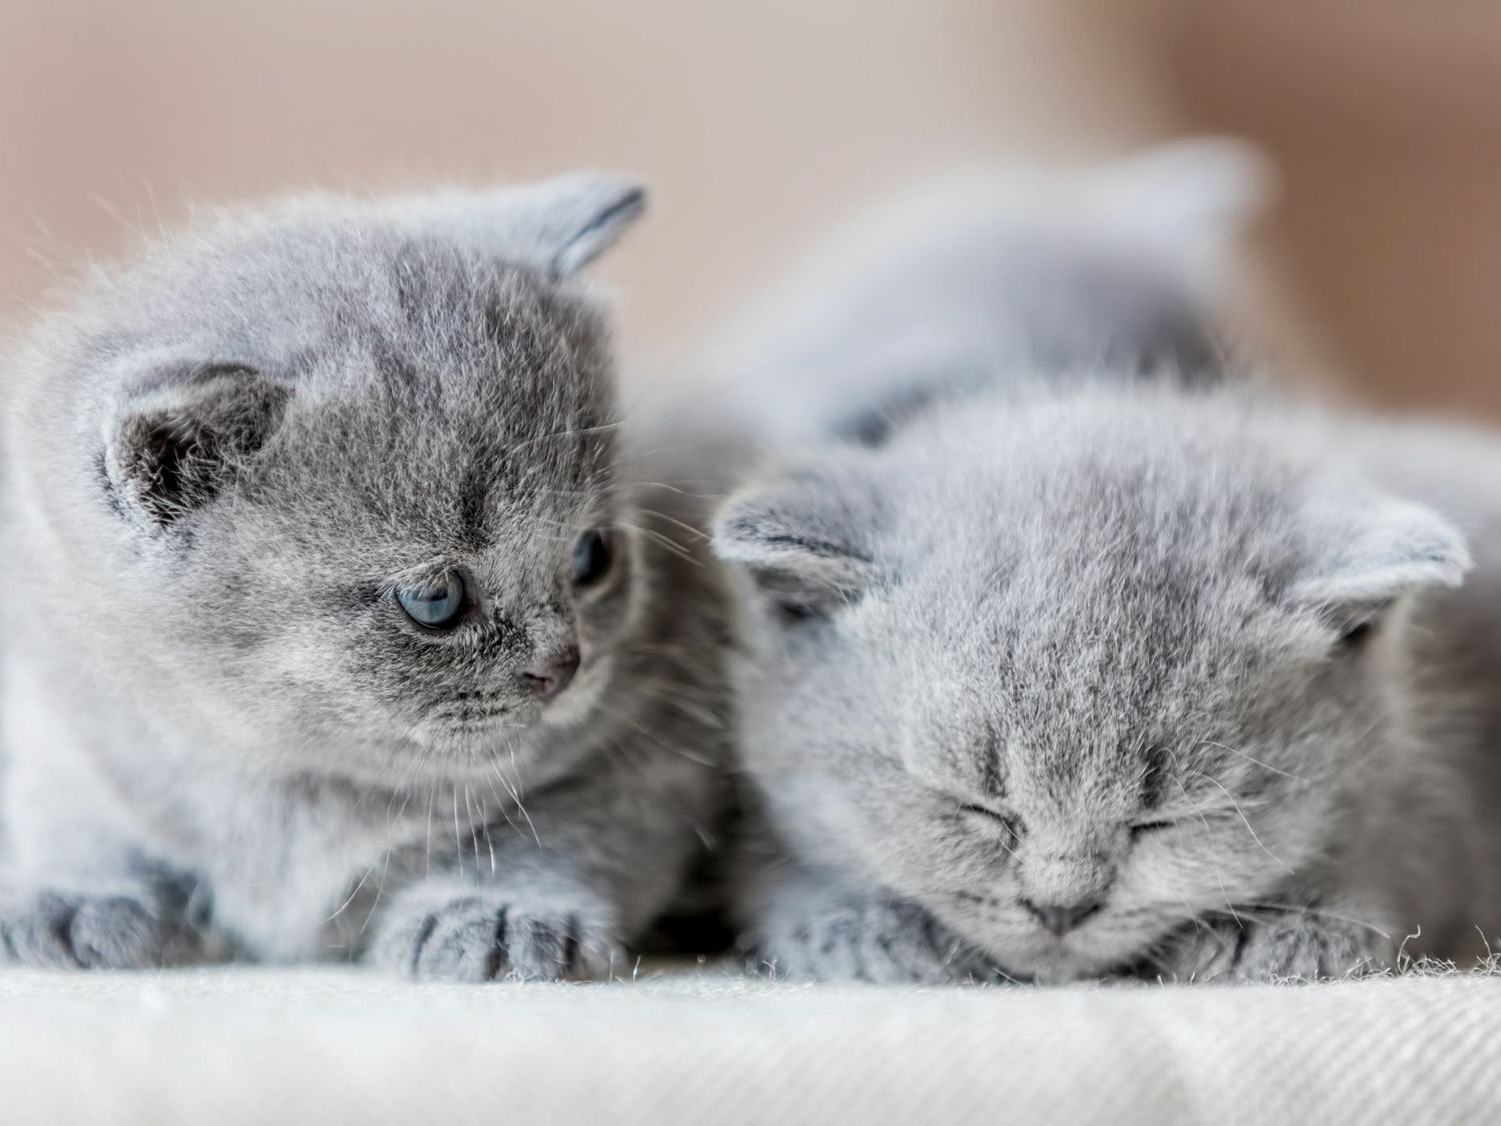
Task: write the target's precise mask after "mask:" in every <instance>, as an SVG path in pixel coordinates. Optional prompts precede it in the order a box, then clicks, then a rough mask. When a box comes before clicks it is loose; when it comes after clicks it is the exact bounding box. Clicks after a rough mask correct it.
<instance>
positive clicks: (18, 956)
mask: <svg viewBox="0 0 1501 1126" xmlns="http://www.w3.org/2000/svg"><path fill="white" fill-rule="evenodd" d="M183 907H184V904H182V903H179V902H177V901H175V900H173V899H172V898H171V897H166V896H155V897H141V896H137V895H135V894H131V893H128V892H114V893H99V894H86V893H76V892H64V891H38V892H32V893H29V894H23V895H15V896H9V897H6V898H5V899H4V900H3V901H0V957H3V958H4V959H5V960H7V961H10V962H12V963H15V964H19V965H25V966H42V967H47V968H53V969H102V970H130V969H151V968H158V967H163V966H171V965H178V964H180V963H182V962H185V961H189V960H191V959H192V957H193V956H194V951H195V948H196V936H195V934H194V932H193V931H192V929H191V928H190V927H189V926H188V924H187V921H186V918H185V915H184V911H183V909H182V908H183Z"/></svg>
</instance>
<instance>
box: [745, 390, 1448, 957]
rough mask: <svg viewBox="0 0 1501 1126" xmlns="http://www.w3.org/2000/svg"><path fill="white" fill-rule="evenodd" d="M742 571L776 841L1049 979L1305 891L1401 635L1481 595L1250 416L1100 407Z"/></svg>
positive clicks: (786, 516)
mask: <svg viewBox="0 0 1501 1126" xmlns="http://www.w3.org/2000/svg"><path fill="white" fill-rule="evenodd" d="M718 543H719V549H720V551H721V553H722V554H724V555H726V556H727V557H729V558H732V559H735V560H738V561H739V562H741V563H742V564H743V565H744V566H746V567H747V569H748V570H749V571H750V573H751V575H752V577H753V579H754V581H755V583H756V586H757V594H756V596H755V597H756V604H757V607H758V614H757V617H758V622H757V626H758V629H757V633H758V643H759V646H760V653H759V659H758V662H757V668H756V671H755V674H754V676H752V677H751V678H749V679H748V681H747V687H746V691H747V694H748V695H749V696H750V699H749V701H748V702H747V703H746V705H745V707H744V709H743V714H744V716H745V717H746V719H745V721H746V723H747V726H748V728H749V730H748V734H747V748H748V749H747V757H748V760H749V763H750V766H751V768H752V769H753V770H754V771H755V773H756V774H757V776H758V778H759V779H760V780H761V782H762V788H763V790H764V791H765V793H766V795H767V798H768V801H769V802H770V803H771V805H772V807H773V810H774V811H775V815H776V817H777V820H778V828H779V830H781V831H782V832H783V833H784V835H785V836H786V837H787V838H788V840H789V842H790V844H791V846H792V847H793V848H794V849H799V850H802V851H805V852H807V853H808V854H809V855H810V856H811V857H812V858H813V859H815V860H817V861H821V862H823V863H828V864H834V865H836V866H839V867H842V868H843V869H844V870H846V871H850V872H856V873H860V878H864V879H869V880H873V881H877V882H879V883H880V884H882V885H884V886H886V887H888V888H891V889H893V890H895V891H896V892H898V893H899V894H902V895H904V896H907V897H910V898H911V899H913V900H915V901H917V902H919V903H922V904H923V905H924V906H926V907H927V908H928V909H929V910H931V911H932V912H933V913H934V914H935V915H937V916H938V917H939V918H941V919H942V920H943V921H944V922H946V923H947V924H948V925H950V926H951V927H953V928H954V929H955V930H956V931H957V932H959V933H960V934H962V935H963V936H965V937H966V938H968V939H969V940H971V941H973V942H975V943H976V944H978V945H979V946H981V947H982V948H983V949H985V950H987V951H989V952H990V953H991V954H993V955H994V956H995V957H996V958H997V960H998V961H999V962H1000V963H1001V964H1002V965H1003V966H1005V967H1006V968H1007V969H1008V970H1010V971H1012V972H1015V973H1019V974H1024V975H1029V976H1035V977H1038V978H1042V979H1066V978H1072V977H1078V976H1088V975H1096V974H1100V973H1103V972H1107V971H1110V970H1116V969H1121V968H1124V967H1128V966H1130V965H1131V964H1133V963H1135V962H1138V961H1140V960H1141V959H1143V958H1144V957H1145V956H1147V955H1148V954H1149V953H1150V952H1151V950H1152V948H1153V946H1154V944H1156V943H1158V942H1160V941H1161V940H1163V939H1164V938H1166V937H1167V936H1168V935H1169V934H1170V933H1171V932H1173V931H1175V930H1178V929H1181V928H1182V927H1184V926H1186V925H1191V923H1192V921H1193V920H1194V919H1195V918H1197V917H1199V916H1201V915H1205V914H1208V913H1212V912H1224V911H1226V910H1235V909H1237V908H1239V909H1242V910H1254V909H1255V906H1256V905H1257V904H1263V903H1270V902H1273V901H1275V900H1277V899H1278V898H1279V895H1280V894H1281V892H1282V889H1284V888H1286V887H1288V886H1289V885H1290V884H1291V883H1293V882H1295V881H1296V880H1298V879H1299V878H1307V877H1310V876H1311V875H1313V874H1314V873H1315V872H1316V870H1317V868H1318V866H1319V865H1320V864H1321V863H1323V862H1324V861H1325V859H1326V854H1327V851H1328V847H1329V844H1330V842H1331V840H1332V839H1333V836H1334V834H1335V832H1336V826H1337V821H1338V818H1339V817H1340V815H1341V811H1342V803H1343V799H1344V797H1345V794H1346V793H1347V790H1348V784H1349V781H1350V775H1351V773H1352V771H1354V770H1355V769H1357V765H1358V764H1360V763H1367V764H1369V763H1370V762H1371V761H1372V759H1373V758H1375V757H1379V741H1380V739H1381V738H1382V737H1383V735H1382V731H1383V727H1384V725H1385V724H1387V723H1388V722H1390V720H1391V716H1390V713H1389V712H1388V711H1387V707H1388V705H1387V703H1386V700H1387V697H1388V696H1389V692H1388V691H1386V685H1387V683H1388V682H1389V680H1390V677H1391V676H1392V667H1393V666H1392V662H1394V661H1397V660H1399V657H1400V653H1399V651H1398V645H1399V642H1398V641H1397V635H1398V634H1399V633H1400V629H1401V615H1400V612H1394V611H1400V607H1394V608H1392V609H1390V610H1388V609H1384V608H1386V607H1388V606H1389V604H1390V603H1392V602H1393V601H1394V600H1395V599H1397V598H1398V597H1399V596H1400V595H1402V594H1403V593H1405V592H1407V591H1409V590H1411V589H1415V588H1417V587H1420V586H1423V585H1428V584H1435V583H1440V584H1441V583H1452V582H1455V581H1457V579H1458V576H1459V574H1460V573H1461V572H1462V570H1463V568H1464V566H1465V555H1464V549H1463V547H1462V545H1461V544H1460V542H1459V539H1458V537H1457V534H1455V533H1453V532H1452V531H1451V530H1450V529H1448V528H1447V525H1445V524H1444V523H1443V522H1442V521H1441V520H1439V519H1438V518H1437V517H1435V516H1432V515H1431V514H1429V513H1426V512H1425V511H1423V510H1420V509H1414V508H1411V507H1410V506H1406V505H1402V504H1400V503H1399V502H1394V501H1386V500H1385V499H1383V498H1379V497H1376V496H1374V495H1372V494H1368V493H1366V492H1365V491H1363V490H1362V489H1360V488H1359V487H1357V486H1354V485H1346V484H1345V483H1343V482H1339V481H1335V480H1328V479H1325V478H1324V477H1322V476H1320V475H1319V474H1318V473H1317V472H1315V471H1314V470H1313V469H1312V468H1311V467H1309V466H1308V465H1306V464H1304V462H1303V459H1301V458H1300V457H1298V456H1295V455H1292V454H1290V453H1289V452H1288V448H1287V447H1286V446H1284V445H1282V444H1281V443H1280V442H1279V440H1278V439H1277V437H1276V436H1275V435H1274V434H1272V433H1270V432H1267V431H1261V430H1258V429H1257V427H1256V425H1255V424H1254V422H1248V421H1246V420H1245V418H1244V415H1243V413H1242V412H1238V411H1237V408H1235V407H1234V406H1230V405H1227V404H1221V405H1220V407H1219V408H1218V410H1216V409H1215V408H1213V407H1211V406H1209V405H1208V404H1205V405H1200V404H1197V403H1193V402H1189V403H1184V402H1182V401H1181V400H1173V399H1170V398H1168V397H1166V396H1159V395H1155V394H1153V393H1150V392H1146V393H1138V394H1135V395H1133V394H1132V393H1130V392H1125V391H1123V392H1120V393H1118V394H1107V393H1105V392H1103V391H1099V390H1096V391H1095V392H1092V393H1090V394H1089V395H1086V396H1083V397H1081V398H1079V399H1077V400H1073V401H1068V400H1065V401H1062V402H1058V403H1052V404H1048V403H1040V404H1033V405H1030V406H1028V405H1022V406H1011V407H1003V408H1000V409H989V408H988V407H987V405H986V404H985V403H984V402H983V401H981V402H978V403H976V404H973V405H972V407H970V408H966V409H965V410H963V411H959V410H956V411H951V412H948V413H946V414H942V415H939V416H937V417H935V418H934V419H932V420H930V422H929V423H928V424H925V425H921V426H919V427H917V429H916V430H914V431H913V433H912V434H910V435H909V436H906V437H904V438H903V439H902V440H901V441H899V442H898V443H896V444H895V445H894V446H893V447H892V448H891V449H889V450H888V451H887V452H886V453H884V454H876V455H866V456H863V457H860V456H853V455H845V456H843V457H841V458H838V459H835V460H832V461H830V462H829V463H827V464H825V465H822V466H820V467H817V468H815V469H814V470H812V471H810V472H809V473H807V474H805V475H803V476H802V477H801V478H796V479H793V480H792V481H790V482H784V483H782V484H781V485H778V486H772V487H771V488H769V489H764V490H762V491H761V492H760V493H758V494H757V493H752V494H750V495H748V496H746V497H743V498H741V499H740V500H739V501H736V502H732V503H731V505H730V507H729V509H728V510H727V511H726V512H725V514H724V515H723V516H722V518H721V521H720V524H719V530H718ZM1367 624H1369V625H1370V626H1371V628H1369V629H1367V628H1363V627H1365V626H1366V625H1367Z"/></svg>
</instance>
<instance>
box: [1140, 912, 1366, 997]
mask: <svg viewBox="0 0 1501 1126" xmlns="http://www.w3.org/2000/svg"><path fill="white" fill-rule="evenodd" d="M1387 944H1388V940H1387V938H1386V936H1385V935H1383V934H1382V933H1381V932H1380V931H1378V930H1377V929H1376V928H1374V927H1373V926H1371V925H1369V924H1367V923H1363V922H1360V921H1359V920H1357V919H1353V918H1342V917H1333V916H1331V915H1328V914H1325V913H1322V912H1317V911H1310V912H1306V913H1300V912H1293V911H1273V912H1266V911H1264V910H1257V911H1254V912H1249V913H1246V914H1241V915H1240V916H1239V918H1236V917H1234V916H1228V915H1226V916H1216V917H1214V918H1211V919H1201V920H1200V921H1199V922H1198V924H1197V925H1196V926H1195V927H1193V928H1191V929H1189V930H1187V931H1185V932H1184V933H1183V934H1182V935H1181V936H1180V937H1179V938H1178V940H1177V941H1176V942H1175V943H1173V944H1172V946H1171V947H1170V949H1169V951H1168V953H1167V955H1166V956H1165V957H1164V958H1163V959H1162V960H1161V961H1160V962H1159V963H1158V965H1157V967H1156V968H1157V969H1158V970H1159V972H1160V973H1161V975H1162V976H1164V977H1169V978H1173V979H1176V980H1178V981H1192V982H1278V981H1319V980H1327V979H1333V978H1350V977H1358V976H1360V975H1361V974H1363V973H1369V972H1371V971H1372V970H1375V969H1377V968H1379V967H1380V966H1381V965H1382V964H1383V961H1384V959H1383V954H1384V952H1385V947H1386V945H1387Z"/></svg>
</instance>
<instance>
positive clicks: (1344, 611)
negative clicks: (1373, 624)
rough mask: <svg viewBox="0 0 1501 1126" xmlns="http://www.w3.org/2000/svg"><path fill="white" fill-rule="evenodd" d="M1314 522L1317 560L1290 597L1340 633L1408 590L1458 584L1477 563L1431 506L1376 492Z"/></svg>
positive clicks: (1415, 590)
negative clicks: (1341, 513)
mask: <svg viewBox="0 0 1501 1126" xmlns="http://www.w3.org/2000/svg"><path fill="white" fill-rule="evenodd" d="M1346 512H1347V515H1345V516H1343V517H1336V518H1334V519H1332V520H1328V519H1325V520H1320V519H1315V520H1314V529H1315V530H1314V531H1313V535H1312V536H1311V537H1310V538H1313V539H1316V540H1317V541H1318V543H1317V544H1316V546H1315V550H1314V562H1313V563H1312V565H1311V566H1310V567H1309V568H1308V569H1307V572H1306V573H1305V574H1304V575H1303V576H1302V577H1301V578H1299V579H1297V580H1296V581H1295V582H1294V583H1293V585H1292V587H1291V589H1290V592H1289V593H1290V596H1291V598H1292V600H1293V602H1295V603H1296V604H1298V605H1302V606H1306V607H1310V608H1313V609H1316V610H1317V611H1318V612H1319V613H1320V615H1321V616H1322V617H1324V618H1325V620H1327V621H1328V622H1329V623H1330V624H1331V625H1332V626H1334V628H1336V629H1339V630H1341V631H1342V632H1343V631H1346V630H1349V629H1351V628H1354V627H1356V626H1359V625H1362V624H1364V623H1365V622H1368V621H1369V620H1370V619H1371V618H1373V617H1374V616H1375V615H1376V614H1378V613H1380V612H1381V611H1382V610H1383V609H1385V608H1386V607H1387V606H1389V605H1391V604H1392V603H1393V602H1395V601H1397V600H1398V599H1399V598H1401V597H1403V596H1404V595H1407V594H1413V593H1416V592H1418V591H1422V590H1431V589H1435V588H1444V587H1457V586H1459V585H1460V584H1461V583H1462V582H1463V581H1464V576H1465V574H1466V572H1468V571H1469V570H1470V568H1471V567H1472V566H1473V565H1474V564H1473V560H1472V559H1471V557H1470V551H1469V548H1468V547H1467V546H1466V544H1465V539H1464V536H1463V535H1462V534H1461V533H1460V532H1459V530H1458V529H1457V528H1455V527H1454V526H1453V525H1452V524H1450V523H1449V521H1447V520H1445V519H1444V518H1443V517H1442V516H1440V515H1439V514H1438V513H1436V512H1434V511H1433V510H1432V509H1429V508H1426V507H1424V506H1423V505H1420V504H1413V503H1410V502H1408V501H1401V500H1394V499H1390V498H1379V499H1378V500H1376V501H1375V502H1374V503H1371V504H1366V505H1363V506H1362V507H1361V508H1360V509H1359V510H1358V515H1357V514H1356V511H1355V510H1353V509H1350V508H1349V507H1348V506H1347V508H1346Z"/></svg>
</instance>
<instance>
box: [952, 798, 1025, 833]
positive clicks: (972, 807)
mask: <svg viewBox="0 0 1501 1126" xmlns="http://www.w3.org/2000/svg"><path fill="white" fill-rule="evenodd" d="M958 813H959V816H961V817H969V818H971V819H974V820H980V821H983V822H985V823H986V824H987V825H988V826H998V827H1000V828H1002V829H1004V830H1006V832H1007V833H1009V834H1010V835H1011V836H1013V837H1020V836H1021V830H1022V824H1021V820H1020V819H1019V818H1017V817H1013V816H1008V815H1007V814H1004V813H1001V812H1000V811H999V810H995V809H991V808H990V807H989V806H986V805H976V804H975V803H974V802H961V803H960V804H959V810H958Z"/></svg>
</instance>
